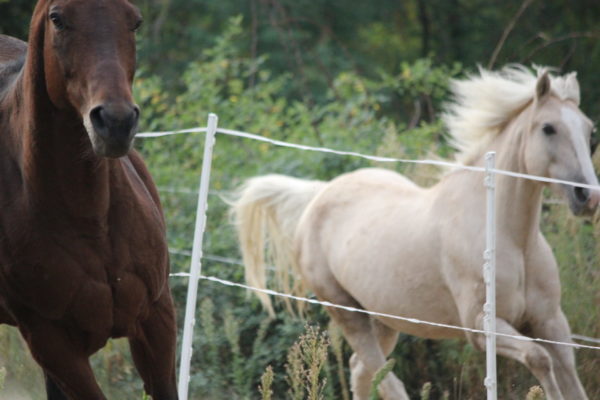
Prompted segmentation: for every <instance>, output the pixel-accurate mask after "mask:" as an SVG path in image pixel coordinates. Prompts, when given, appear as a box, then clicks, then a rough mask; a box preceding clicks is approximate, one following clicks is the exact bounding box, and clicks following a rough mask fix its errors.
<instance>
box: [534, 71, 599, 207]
mask: <svg viewBox="0 0 600 400" xmlns="http://www.w3.org/2000/svg"><path fill="white" fill-rule="evenodd" d="M555 85H557V86H560V87H558V88H557V89H559V92H560V95H557V92H555V90H554V86H555ZM532 107H533V109H532V114H531V125H530V131H529V134H528V136H527V139H526V146H525V147H524V149H525V154H524V162H525V168H526V170H527V173H529V174H532V175H539V176H546V177H550V178H554V179H560V180H567V181H573V182H577V183H583V184H588V185H598V179H597V177H596V174H595V173H594V166H593V165H592V159H591V156H592V153H593V151H594V148H595V145H594V144H593V143H592V133H593V131H594V125H593V123H592V121H590V119H589V118H587V117H586V116H585V114H583V112H581V110H580V109H579V85H578V83H577V78H576V77H575V74H574V73H572V74H569V75H566V76H565V77H561V78H559V79H556V80H554V79H553V80H552V81H551V80H550V78H549V76H548V74H547V73H543V74H541V76H540V77H539V78H538V80H537V85H536V93H535V98H534V101H533V105H532ZM562 188H563V189H564V191H565V193H566V196H567V199H568V201H569V206H570V208H571V211H572V212H573V213H574V214H575V215H580V214H589V213H592V212H593V211H594V210H595V209H596V207H597V206H598V203H599V202H600V192H598V191H596V190H589V189H586V188H582V187H575V186H569V185H563V186H562Z"/></svg>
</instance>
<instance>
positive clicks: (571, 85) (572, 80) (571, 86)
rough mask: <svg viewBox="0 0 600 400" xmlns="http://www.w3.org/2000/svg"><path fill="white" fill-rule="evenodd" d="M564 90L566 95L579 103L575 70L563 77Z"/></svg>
mask: <svg viewBox="0 0 600 400" xmlns="http://www.w3.org/2000/svg"><path fill="white" fill-rule="evenodd" d="M565 91H566V92H567V97H568V98H569V99H571V100H573V101H574V102H575V103H576V104H577V105H579V100H580V95H579V93H580V92H579V82H578V81H577V72H571V73H570V74H568V75H567V76H566V77H565Z"/></svg>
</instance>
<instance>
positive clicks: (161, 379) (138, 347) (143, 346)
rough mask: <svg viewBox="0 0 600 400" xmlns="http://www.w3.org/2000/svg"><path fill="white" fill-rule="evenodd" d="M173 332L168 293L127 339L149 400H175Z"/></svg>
mask: <svg viewBox="0 0 600 400" xmlns="http://www.w3.org/2000/svg"><path fill="white" fill-rule="evenodd" d="M176 340H177V328H176V324H175V314H174V308H173V300H172V299H171V294H170V292H169V291H168V290H165V291H164V293H163V295H162V296H161V297H160V299H159V300H158V301H157V302H156V303H155V304H154V305H153V307H152V309H151V310H150V313H149V317H148V319H146V320H145V321H144V322H142V323H140V325H139V329H138V334H137V336H136V337H133V338H129V346H130V348H131V355H132V356H133V361H134V363H135V366H136V368H137V370H138V372H139V373H140V375H141V377H142V380H143V381H144V389H145V390H146V392H147V393H148V394H149V395H151V396H152V399H153V400H176V399H177V397H178V396H177V384H176V381H175V351H176V349H175V345H176Z"/></svg>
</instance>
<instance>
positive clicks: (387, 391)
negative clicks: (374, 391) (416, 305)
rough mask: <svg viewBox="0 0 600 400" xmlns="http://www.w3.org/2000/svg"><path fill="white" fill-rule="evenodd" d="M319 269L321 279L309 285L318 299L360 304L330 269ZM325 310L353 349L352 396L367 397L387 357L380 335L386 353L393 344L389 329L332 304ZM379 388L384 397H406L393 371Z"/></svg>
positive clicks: (405, 399) (402, 399) (399, 399)
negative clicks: (375, 375) (338, 281)
mask: <svg viewBox="0 0 600 400" xmlns="http://www.w3.org/2000/svg"><path fill="white" fill-rule="evenodd" d="M318 271H319V272H320V273H321V275H320V277H319V278H321V279H320V280H319V283H318V284H314V285H312V287H313V290H314V291H315V293H316V294H317V296H318V297H319V298H320V299H323V300H327V301H330V302H332V303H335V304H340V305H346V306H351V307H357V308H360V307H361V306H360V304H358V303H357V302H356V300H355V299H354V298H353V297H352V296H350V294H348V293H347V292H346V291H345V290H344V289H343V288H342V287H341V286H340V285H339V284H338V283H337V281H336V280H335V278H334V277H333V276H332V275H331V274H330V273H329V272H325V271H328V270H327V269H325V268H323V269H318ZM323 274H325V275H326V276H323ZM322 278H325V279H322ZM311 283H312V282H311ZM327 311H328V312H329V314H330V315H331V317H332V318H333V319H334V320H335V322H336V323H337V324H338V325H339V326H340V327H341V328H342V331H343V333H344V337H345V338H346V340H347V341H348V343H349V344H350V347H351V348H352V350H354V352H355V354H354V355H353V356H352V358H351V361H350V363H351V369H352V371H351V387H352V393H353V396H354V400H363V399H365V400H366V399H368V398H369V390H370V388H371V381H372V379H373V375H374V374H375V372H376V371H377V370H378V369H379V368H381V367H382V366H383V365H384V364H385V361H386V359H385V357H386V355H387V354H385V353H384V351H383V350H382V348H381V347H380V338H381V340H382V342H383V343H385V344H386V346H385V347H386V349H385V350H386V353H388V354H389V352H390V351H391V348H393V344H395V343H394V342H395V340H393V339H394V336H393V335H389V331H388V330H387V329H384V328H385V327H381V328H380V327H379V326H378V327H377V328H376V327H375V326H374V324H373V322H372V321H371V318H370V317H369V316H368V315H365V314H361V313H357V312H350V311H345V310H341V309H339V308H333V307H327ZM378 333H379V335H378ZM378 336H379V337H380V338H378ZM379 388H380V391H381V393H382V395H383V397H384V398H385V399H390V400H391V399H394V400H408V395H407V394H406V390H405V389H404V385H403V384H402V382H401V381H400V380H399V379H398V378H397V377H396V376H395V375H394V374H393V373H392V372H390V373H389V374H388V375H387V376H386V378H385V379H384V380H383V381H382V382H381V385H380V386H379Z"/></svg>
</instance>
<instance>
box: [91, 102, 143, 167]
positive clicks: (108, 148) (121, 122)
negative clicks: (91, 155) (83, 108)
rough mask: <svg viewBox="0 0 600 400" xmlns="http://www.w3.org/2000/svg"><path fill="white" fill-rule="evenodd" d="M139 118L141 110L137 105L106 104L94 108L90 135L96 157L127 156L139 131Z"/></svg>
mask: <svg viewBox="0 0 600 400" xmlns="http://www.w3.org/2000/svg"><path fill="white" fill-rule="evenodd" d="M139 116H140V109H139V108H138V106H136V105H135V104H120V105H116V104H110V103H105V104H102V105H99V106H96V107H94V108H92V109H91V111H90V112H89V122H90V124H89V125H91V126H88V134H89V135H90V139H91V140H92V146H93V148H94V152H95V153H96V155H98V156H101V157H109V158H118V157H122V156H124V155H125V154H127V152H128V151H129V150H130V149H131V146H132V143H133V138H134V136H135V134H136V131H137V125H138V120H139ZM90 128H91V129H90ZM90 130H91V131H92V132H90Z"/></svg>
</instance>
